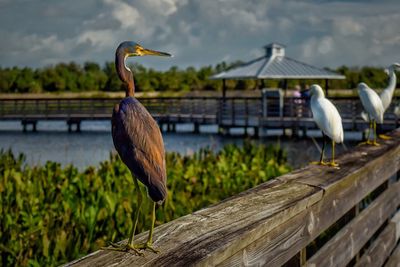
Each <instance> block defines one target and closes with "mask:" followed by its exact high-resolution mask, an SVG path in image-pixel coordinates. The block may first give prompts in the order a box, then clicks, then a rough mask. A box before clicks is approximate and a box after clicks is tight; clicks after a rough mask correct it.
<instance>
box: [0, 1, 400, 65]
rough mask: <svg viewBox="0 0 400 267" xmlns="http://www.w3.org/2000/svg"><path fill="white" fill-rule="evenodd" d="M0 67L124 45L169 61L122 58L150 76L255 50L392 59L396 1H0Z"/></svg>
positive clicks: (347, 60)
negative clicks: (280, 47)
mask: <svg viewBox="0 0 400 267" xmlns="http://www.w3.org/2000/svg"><path fill="white" fill-rule="evenodd" d="M0 25H1V26H0V36H1V38H0V66H1V67H12V66H19V67H24V66H29V67H43V66H48V65H52V64H56V63H59V62H70V61H75V62H78V63H83V62H86V61H92V62H98V63H100V64H104V62H106V61H113V60H114V55H115V49H116V47H117V46H118V44H119V43H120V42H122V41H125V40H130V41H135V42H137V43H139V44H141V45H142V46H144V47H146V48H151V49H156V50H160V51H165V52H169V53H171V54H173V55H174V57H173V58H161V57H141V58H134V59H129V63H134V62H135V61H136V62H139V63H141V64H143V65H145V66H146V67H151V68H155V69H159V70H163V69H167V68H169V67H171V66H178V67H180V68H186V67H188V66H194V67H201V66H206V65H215V64H217V63H220V62H222V61H226V62H233V61H236V60H242V61H248V60H251V59H254V58H256V57H259V56H261V55H263V54H264V50H263V46H264V45H266V44H268V43H271V42H278V43H282V44H285V45H286V55H287V56H289V57H291V58H294V59H297V60H300V61H303V62H306V63H309V64H312V65H315V66H318V67H330V68H336V67H338V66H341V65H347V66H366V65H368V66H382V67H385V66H388V65H390V64H391V63H393V62H396V61H397V62H400V1H399V0H381V1H380V0H371V1H361V0H352V1H350V0H349V1H345V0H341V1H327V0H36V1H34V0H0Z"/></svg>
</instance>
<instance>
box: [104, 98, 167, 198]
mask: <svg viewBox="0 0 400 267" xmlns="http://www.w3.org/2000/svg"><path fill="white" fill-rule="evenodd" d="M112 136H113V141H114V145H115V148H116V149H117V151H118V153H119V155H120V157H121V159H122V161H123V162H124V163H125V164H126V165H127V166H128V168H129V169H130V170H131V172H132V173H133V174H134V175H135V176H136V177H137V178H138V179H139V180H140V181H141V182H142V183H143V184H144V185H145V186H146V187H147V189H148V193H149V195H150V197H151V198H152V199H153V200H154V201H155V202H158V201H162V200H164V199H165V197H166V193H167V192H166V169H165V156H164V144H163V140H162V136H161V132H160V129H159V127H158V125H157V123H156V122H155V121H154V119H153V118H152V117H151V115H150V114H149V112H148V111H147V110H146V109H145V108H144V107H143V105H142V104H140V102H139V101H137V100H136V99H134V98H125V99H124V100H122V101H121V103H120V104H119V105H118V106H116V107H115V108H114V112H113V118H112Z"/></svg>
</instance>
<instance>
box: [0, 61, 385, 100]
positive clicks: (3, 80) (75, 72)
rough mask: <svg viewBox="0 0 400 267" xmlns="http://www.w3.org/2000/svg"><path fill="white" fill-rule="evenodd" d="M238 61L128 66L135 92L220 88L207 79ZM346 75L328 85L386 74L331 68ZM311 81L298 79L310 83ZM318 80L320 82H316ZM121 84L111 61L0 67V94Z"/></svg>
mask: <svg viewBox="0 0 400 267" xmlns="http://www.w3.org/2000/svg"><path fill="white" fill-rule="evenodd" d="M241 63H242V62H240V61H236V62H233V63H226V62H221V63H219V64H217V65H216V66H204V67H201V68H198V69H196V68H194V67H187V68H186V69H180V68H178V67H177V66H173V67H171V68H170V69H168V70H166V71H157V70H154V69H152V68H146V67H144V66H143V65H140V64H134V65H131V66H130V67H131V69H132V70H133V72H134V73H135V81H136V87H137V90H138V91H142V92H151V91H199V90H216V91H220V90H221V89H222V82H221V81H218V80H210V79H209V77H210V76H211V75H212V74H215V73H218V72H221V71H224V70H228V69H230V68H233V67H235V66H238V65H240V64H241ZM334 71H336V72H338V73H340V74H343V75H345V76H346V79H345V80H333V81H331V82H330V87H331V88H339V89H340V88H346V89H347V88H348V89H352V88H355V87H356V86H357V84H358V83H359V82H361V81H363V82H366V83H368V84H369V85H370V86H371V87H373V88H383V87H385V86H386V85H387V79H388V77H387V75H386V74H385V73H384V71H383V69H381V68H376V67H362V68H357V67H353V68H349V67H346V66H341V67H339V68H337V69H336V70H334ZM313 82H315V81H312V80H310V81H302V83H306V84H311V83H313ZM320 82H321V81H320ZM298 83H299V81H292V80H291V81H289V87H294V85H296V84H298ZM259 84H260V83H257V81H254V80H239V81H233V80H229V81H227V82H226V86H227V89H228V90H232V89H236V90H252V89H254V88H256V87H257V86H258V85H259ZM121 86H122V83H121V81H120V80H119V78H118V76H117V73H116V70H115V66H114V63H113V62H107V63H105V64H104V66H103V67H101V66H100V65H99V64H97V63H95V62H86V63H84V64H83V66H81V65H79V64H76V63H74V62H70V63H59V64H57V65H54V66H47V67H44V68H38V69H31V68H18V67H13V68H1V67H0V93H27V92H30V93H39V92H84V91H120V90H121ZM265 86H266V87H279V86H280V81H278V80H266V81H265Z"/></svg>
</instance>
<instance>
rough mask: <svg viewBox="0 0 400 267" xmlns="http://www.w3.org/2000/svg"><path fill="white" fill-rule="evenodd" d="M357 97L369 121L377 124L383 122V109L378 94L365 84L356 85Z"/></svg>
mask: <svg viewBox="0 0 400 267" xmlns="http://www.w3.org/2000/svg"><path fill="white" fill-rule="evenodd" d="M358 95H359V97H360V100H361V103H362V105H363V107H364V110H365V112H366V113H367V114H368V117H369V120H374V121H376V122H377V123H382V122H383V113H384V112H385V109H384V108H383V105H382V100H381V99H380V97H379V96H378V94H377V93H376V92H375V91H374V90H372V89H371V88H369V87H368V85H366V84H365V83H359V84H358Z"/></svg>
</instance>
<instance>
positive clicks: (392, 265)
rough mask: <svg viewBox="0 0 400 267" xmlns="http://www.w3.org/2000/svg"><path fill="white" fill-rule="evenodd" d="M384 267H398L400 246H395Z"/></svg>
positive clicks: (399, 263)
mask: <svg viewBox="0 0 400 267" xmlns="http://www.w3.org/2000/svg"><path fill="white" fill-rule="evenodd" d="M385 267H400V244H399V245H397V247H396V248H395V250H394V251H393V253H392V255H390V257H389V259H388V261H387V262H386V264H385Z"/></svg>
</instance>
